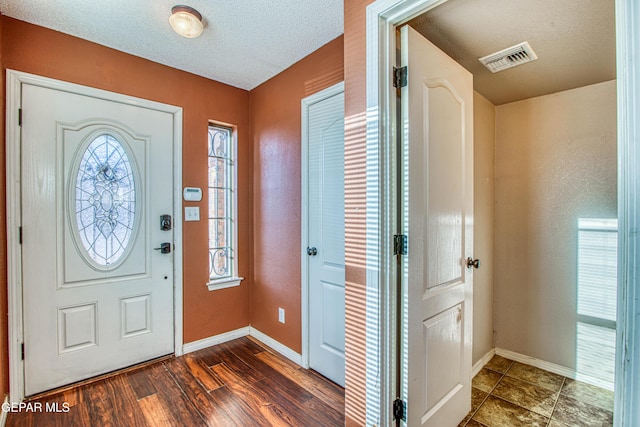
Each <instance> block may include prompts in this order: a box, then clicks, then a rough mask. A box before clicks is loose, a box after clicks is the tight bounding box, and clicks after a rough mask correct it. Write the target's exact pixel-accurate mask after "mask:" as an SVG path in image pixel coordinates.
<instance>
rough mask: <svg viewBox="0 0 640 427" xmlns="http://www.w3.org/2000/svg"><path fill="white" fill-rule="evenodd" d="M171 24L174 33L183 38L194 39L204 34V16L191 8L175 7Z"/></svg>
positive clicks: (170, 19)
mask: <svg viewBox="0 0 640 427" xmlns="http://www.w3.org/2000/svg"><path fill="white" fill-rule="evenodd" d="M169 24H171V28H173V31H175V32H176V33H178V34H180V35H181V36H182V37H187V38H190V39H192V38H194V37H198V36H199V35H200V34H202V30H204V25H203V24H202V15H200V12H198V11H197V10H195V9H194V8H192V7H189V6H182V5H179V6H173V7H172V8H171V16H170V17H169Z"/></svg>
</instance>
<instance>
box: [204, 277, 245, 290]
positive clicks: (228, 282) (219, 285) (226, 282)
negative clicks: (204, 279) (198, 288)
mask: <svg viewBox="0 0 640 427" xmlns="http://www.w3.org/2000/svg"><path fill="white" fill-rule="evenodd" d="M243 280H244V277H228V278H226V279H218V280H211V281H210V282H209V283H207V288H209V290H210V291H217V290H218V289H225V288H233V287H235V286H240V282H242V281H243Z"/></svg>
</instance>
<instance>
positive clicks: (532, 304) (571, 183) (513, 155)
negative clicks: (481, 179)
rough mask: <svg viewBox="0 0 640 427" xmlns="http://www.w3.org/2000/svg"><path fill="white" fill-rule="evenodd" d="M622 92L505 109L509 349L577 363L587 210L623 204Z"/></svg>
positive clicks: (502, 195) (571, 94)
mask: <svg viewBox="0 0 640 427" xmlns="http://www.w3.org/2000/svg"><path fill="white" fill-rule="evenodd" d="M615 91H616V85H615V81H610V82H605V83H600V84H596V85H592V86H587V87H583V88H578V89H574V90H570V91H566V92H560V93H556V94H552V95H547V96H542V97H539V98H533V99H528V100H524V101H520V102H514V103H511V104H506V105H502V106H499V107H497V108H496V169H495V170H496V172H495V179H496V187H495V192H496V193H495V199H496V206H495V300H494V305H495V310H494V313H495V315H494V316H495V317H494V324H495V330H496V346H497V347H499V348H505V349H508V350H512V351H516V352H519V353H523V354H526V355H529V356H533V357H536V358H539V359H542V360H545V361H548V362H552V363H556V364H559V365H562V366H566V367H569V368H575V356H576V355H575V348H576V276H577V267H576V264H577V224H578V218H580V217H596V218H598V217H609V218H611V217H615V216H616V212H617V210H616V203H617V201H616V191H617V190H616V188H617V183H616V92H615ZM476 176H477V175H476Z"/></svg>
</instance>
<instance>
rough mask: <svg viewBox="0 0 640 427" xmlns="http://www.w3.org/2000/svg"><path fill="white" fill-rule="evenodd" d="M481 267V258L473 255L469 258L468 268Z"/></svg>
mask: <svg viewBox="0 0 640 427" xmlns="http://www.w3.org/2000/svg"><path fill="white" fill-rule="evenodd" d="M471 267H473V268H480V260H479V259H473V258H471V257H469V258H467V268H471Z"/></svg>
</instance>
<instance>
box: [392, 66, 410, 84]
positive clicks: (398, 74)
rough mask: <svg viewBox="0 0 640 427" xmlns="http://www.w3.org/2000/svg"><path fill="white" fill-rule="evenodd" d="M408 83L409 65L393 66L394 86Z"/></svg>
mask: <svg viewBox="0 0 640 427" xmlns="http://www.w3.org/2000/svg"><path fill="white" fill-rule="evenodd" d="M406 85H407V67H406V66H404V67H400V68H396V67H393V87H397V88H401V87H405V86H406Z"/></svg>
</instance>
